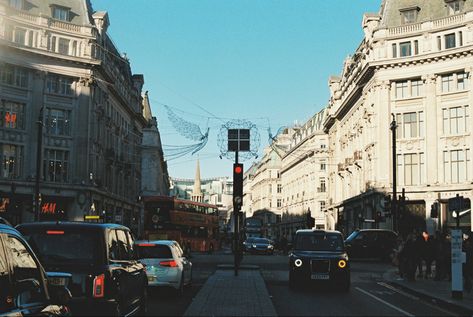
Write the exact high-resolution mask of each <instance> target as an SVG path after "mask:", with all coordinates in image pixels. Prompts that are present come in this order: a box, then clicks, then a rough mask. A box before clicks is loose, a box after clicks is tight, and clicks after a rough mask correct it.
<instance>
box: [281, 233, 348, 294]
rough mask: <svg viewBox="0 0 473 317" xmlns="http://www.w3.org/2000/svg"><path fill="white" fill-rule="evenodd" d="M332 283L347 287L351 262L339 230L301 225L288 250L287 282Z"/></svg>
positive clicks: (292, 286) (293, 283)
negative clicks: (309, 227)
mask: <svg viewBox="0 0 473 317" xmlns="http://www.w3.org/2000/svg"><path fill="white" fill-rule="evenodd" d="M327 282H328V283H331V284H334V286H336V287H337V288H339V289H341V290H343V291H349V289H350V263H349V261H348V255H347V253H346V250H345V245H344V242H343V236H342V234H341V233H340V232H339V231H325V230H315V229H313V230H311V229H303V230H298V231H297V232H296V235H295V238H294V240H293V249H292V251H291V253H290V254H289V286H290V287H291V288H295V287H297V286H299V285H301V284H303V283H306V284H309V283H319V284H322V283H327Z"/></svg>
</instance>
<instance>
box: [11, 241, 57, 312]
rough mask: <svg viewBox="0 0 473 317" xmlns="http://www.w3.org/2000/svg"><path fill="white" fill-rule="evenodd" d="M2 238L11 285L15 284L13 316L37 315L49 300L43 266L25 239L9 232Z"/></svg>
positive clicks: (12, 292) (12, 294)
mask: <svg viewBox="0 0 473 317" xmlns="http://www.w3.org/2000/svg"><path fill="white" fill-rule="evenodd" d="M2 240H3V243H4V247H5V248H4V251H5V255H6V258H7V259H8V263H9V270H10V272H11V277H10V283H11V284H9V285H14V287H12V288H11V290H10V292H11V295H9V296H11V297H12V300H13V305H14V307H13V309H14V310H16V312H12V313H13V315H12V316H17V315H16V314H17V313H21V315H19V316H31V315H37V314H38V313H39V312H41V311H42V310H43V309H44V308H45V307H46V306H48V305H47V303H48V301H49V299H48V296H47V292H46V285H45V279H44V276H43V274H42V268H41V266H40V264H39V263H38V262H37V260H36V259H35V257H34V256H33V254H32V252H31V250H30V249H29V247H27V246H26V244H25V242H24V241H22V240H21V239H19V238H18V237H16V236H13V235H9V234H6V235H4V237H3V238H2Z"/></svg>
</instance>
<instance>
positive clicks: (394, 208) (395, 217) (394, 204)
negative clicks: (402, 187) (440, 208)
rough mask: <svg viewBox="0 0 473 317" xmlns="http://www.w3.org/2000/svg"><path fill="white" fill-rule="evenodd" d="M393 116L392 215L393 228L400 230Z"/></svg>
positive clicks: (395, 124) (392, 122) (394, 121)
mask: <svg viewBox="0 0 473 317" xmlns="http://www.w3.org/2000/svg"><path fill="white" fill-rule="evenodd" d="M391 115H392V117H393V121H391V126H390V129H391V132H392V143H393V151H392V159H393V200H392V203H391V215H392V220H393V230H394V231H396V232H398V214H397V188H396V186H397V184H396V181H397V171H396V169H397V162H396V128H397V123H396V117H395V116H394V113H391Z"/></svg>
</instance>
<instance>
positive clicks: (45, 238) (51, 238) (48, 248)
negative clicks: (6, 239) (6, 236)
mask: <svg viewBox="0 0 473 317" xmlns="http://www.w3.org/2000/svg"><path fill="white" fill-rule="evenodd" d="M24 236H25V238H26V239H27V241H28V243H29V244H30V245H31V247H32V248H33V250H34V251H35V253H36V255H37V256H38V257H39V259H40V262H41V263H43V264H45V265H51V264H60V263H74V264H91V263H95V262H96V259H97V245H98V243H97V241H98V237H97V234H95V233H94V232H91V231H85V232H84V231H82V232H74V231H68V230H55V231H46V230H44V232H33V233H29V234H25V235H24Z"/></svg>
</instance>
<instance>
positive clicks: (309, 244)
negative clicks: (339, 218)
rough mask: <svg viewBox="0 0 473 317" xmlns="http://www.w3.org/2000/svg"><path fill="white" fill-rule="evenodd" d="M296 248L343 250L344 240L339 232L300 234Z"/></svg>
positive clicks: (305, 249) (297, 237)
mask: <svg viewBox="0 0 473 317" xmlns="http://www.w3.org/2000/svg"><path fill="white" fill-rule="evenodd" d="M294 250H304V251H343V240H342V236H341V235H339V234H333V233H326V234H298V235H297V236H296V243H295V246H294Z"/></svg>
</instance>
